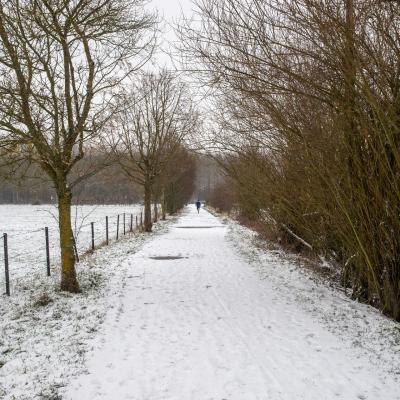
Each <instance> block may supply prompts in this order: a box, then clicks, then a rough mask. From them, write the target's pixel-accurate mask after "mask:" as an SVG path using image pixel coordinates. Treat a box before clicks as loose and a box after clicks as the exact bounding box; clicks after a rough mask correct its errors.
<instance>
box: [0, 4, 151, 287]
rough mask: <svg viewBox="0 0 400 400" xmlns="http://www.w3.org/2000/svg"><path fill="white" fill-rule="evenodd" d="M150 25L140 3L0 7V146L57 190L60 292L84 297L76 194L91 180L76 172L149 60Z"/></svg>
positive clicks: (149, 17)
mask: <svg viewBox="0 0 400 400" xmlns="http://www.w3.org/2000/svg"><path fill="white" fill-rule="evenodd" d="M153 24H154V17H153V16H150V15H147V14H146V13H145V12H144V8H143V1H142V0H51V1H49V0H1V1H0V75H1V80H0V129H1V130H0V141H1V144H2V147H3V148H7V149H8V153H9V154H15V153H18V154H23V156H24V159H28V160H30V161H33V162H35V163H37V164H38V165H40V167H41V168H42V169H43V170H44V171H45V172H46V174H47V175H48V176H49V178H50V179H51V181H52V183H53V185H54V187H55V190H56V192H57V196H58V210H59V228H60V243H61V260H62V276H61V288H62V290H66V291H70V292H77V291H79V285H78V282H77V279H76V273H75V257H74V251H73V235H72V228H71V197H72V190H73V187H74V186H75V185H76V184H78V183H79V182H81V181H82V180H83V179H85V178H86V177H87V176H88V175H92V174H93V173H94V171H93V170H92V171H89V172H86V173H84V172H80V173H79V174H78V175H77V176H75V177H74V179H73V180H71V178H70V176H71V171H72V170H73V169H74V168H75V167H76V166H77V165H78V163H79V161H80V160H82V158H83V157H84V155H85V149H86V146H87V144H88V143H91V146H93V145H94V142H95V138H96V137H97V136H98V135H99V132H101V129H102V127H103V125H104V123H105V122H106V121H107V120H108V119H109V117H110V114H111V113H112V109H111V108H110V107H109V104H110V101H111V99H112V96H113V91H114V88H115V87H116V86H117V85H118V84H119V83H121V82H122V81H123V80H124V79H125V78H126V77H127V76H128V75H129V74H131V73H132V71H135V70H136V69H137V68H139V67H140V66H141V65H142V64H143V62H145V61H146V59H147V58H148V55H149V53H148V45H149V44H150V42H151V41H152V38H151V37H150V38H149V37H148V36H147V32H148V29H149V28H151V27H152V26H153ZM145 35H146V36H145ZM150 36H151V35H150Z"/></svg>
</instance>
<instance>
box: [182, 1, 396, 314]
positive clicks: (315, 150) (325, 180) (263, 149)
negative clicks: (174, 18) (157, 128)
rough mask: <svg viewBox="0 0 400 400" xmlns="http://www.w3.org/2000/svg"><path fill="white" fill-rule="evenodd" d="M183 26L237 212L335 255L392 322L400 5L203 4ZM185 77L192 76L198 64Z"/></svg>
mask: <svg viewBox="0 0 400 400" xmlns="http://www.w3.org/2000/svg"><path fill="white" fill-rule="evenodd" d="M198 13H199V15H200V17H201V22H200V23H196V24H194V25H192V26H191V25H190V24H188V25H187V26H185V27H182V29H181V34H182V37H183V39H184V40H185V46H186V47H185V49H184V50H186V51H187V53H188V55H189V56H190V57H193V56H194V57H196V60H197V62H199V61H201V62H202V63H203V67H202V68H201V70H202V71H205V73H204V75H202V77H203V78H204V79H205V82H207V83H208V84H209V85H212V86H213V88H214V90H215V92H217V93H219V94H220V96H218V99H220V100H219V103H218V107H217V111H215V117H216V121H217V123H218V124H219V128H220V129H218V130H217V131H218V134H217V135H215V137H214V140H213V151H214V153H215V149H219V150H220V152H221V154H222V155H221V160H220V161H221V163H222V164H223V165H224V168H225V171H226V173H227V174H228V175H229V176H230V178H231V179H232V180H233V181H235V182H236V186H235V187H236V189H237V196H238V199H239V204H240V207H241V209H242V211H243V213H245V214H246V215H247V216H249V217H250V218H253V219H257V220H260V221H265V224H266V225H268V224H273V225H274V226H275V227H278V228H279V229H281V230H282V231H285V232H286V233H289V234H291V235H292V236H293V238H295V239H296V240H299V241H300V242H301V243H302V244H303V245H304V246H306V247H308V248H312V250H313V251H315V252H318V253H323V254H325V255H327V256H330V257H333V258H335V260H337V261H338V262H339V263H340V264H341V266H342V275H343V279H344V281H345V283H346V284H349V285H351V286H352V287H353V293H354V297H355V298H358V299H361V300H364V301H367V302H369V303H371V304H374V305H377V306H379V307H381V309H382V310H383V311H384V312H385V313H387V314H389V315H391V316H393V317H394V318H395V319H397V320H400V218H399V212H400V187H399V184H400V181H399V178H400V176H399V174H400V152H399V150H400V148H399V146H400V80H399V75H400V61H399V60H400V47H399V43H400V31H399V23H400V3H399V2H397V1H386V2H376V1H375V0H324V1H320V0H202V1H198ZM196 67H197V68H196V70H199V68H198V66H196Z"/></svg>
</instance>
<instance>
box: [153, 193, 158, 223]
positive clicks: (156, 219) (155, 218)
mask: <svg viewBox="0 0 400 400" xmlns="http://www.w3.org/2000/svg"><path fill="white" fill-rule="evenodd" d="M157 203H158V201H157V199H156V198H154V222H157V221H158V206H157Z"/></svg>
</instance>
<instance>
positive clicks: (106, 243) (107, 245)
mask: <svg viewBox="0 0 400 400" xmlns="http://www.w3.org/2000/svg"><path fill="white" fill-rule="evenodd" d="M106 245H107V246H108V217H106Z"/></svg>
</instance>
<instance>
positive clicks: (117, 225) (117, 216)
mask: <svg viewBox="0 0 400 400" xmlns="http://www.w3.org/2000/svg"><path fill="white" fill-rule="evenodd" d="M118 236H119V214H118V216H117V240H118Z"/></svg>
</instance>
